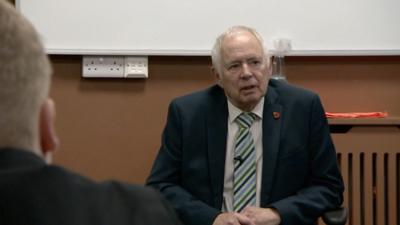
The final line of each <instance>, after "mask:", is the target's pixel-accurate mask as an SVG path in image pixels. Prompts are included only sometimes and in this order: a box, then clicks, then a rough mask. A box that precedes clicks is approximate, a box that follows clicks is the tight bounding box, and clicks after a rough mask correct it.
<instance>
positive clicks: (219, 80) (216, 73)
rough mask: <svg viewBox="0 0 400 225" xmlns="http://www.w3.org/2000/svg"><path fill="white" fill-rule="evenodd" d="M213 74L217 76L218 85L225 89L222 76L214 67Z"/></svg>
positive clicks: (212, 68)
mask: <svg viewBox="0 0 400 225" xmlns="http://www.w3.org/2000/svg"><path fill="white" fill-rule="evenodd" d="M211 73H212V74H213V75H214V76H215V78H216V79H217V84H218V85H219V86H220V87H222V88H224V87H223V86H222V84H221V75H220V74H219V73H218V70H217V69H215V67H214V66H212V67H211Z"/></svg>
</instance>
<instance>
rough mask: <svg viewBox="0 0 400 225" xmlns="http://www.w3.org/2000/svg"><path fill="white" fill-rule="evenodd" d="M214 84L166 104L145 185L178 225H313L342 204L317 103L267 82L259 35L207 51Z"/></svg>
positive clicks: (241, 34)
mask: <svg viewBox="0 0 400 225" xmlns="http://www.w3.org/2000/svg"><path fill="white" fill-rule="evenodd" d="M212 62H213V71H214V74H215V75H216V78H217V85H214V86H212V87H210V88H208V89H205V90H202V91H199V92H196V93H193V94H189V95H187V96H183V97H179V98H177V99H175V100H173V101H172V103H171V104H170V107H169V112H168V119H167V124H166V127H165V130H164V132H163V136H162V143H161V148H160V151H159V153H158V156H157V158H156V160H155V162H154V165H153V169H152V171H151V174H150V176H149V178H148V180H147V182H148V185H150V186H153V187H155V188H156V189H158V190H160V191H161V193H163V194H164V196H166V198H167V199H168V200H169V201H170V202H171V203H172V204H173V206H174V208H175V209H176V211H177V212H178V215H179V216H180V218H181V219H182V221H183V222H184V224H186V225H211V224H214V225H224V224H230V225H239V224H241V225H261V224H265V225H269V224H271V225H272V224H285V225H286V224H287V225H302V224H313V223H314V222H315V221H316V219H317V217H319V216H320V215H321V214H322V213H323V212H324V211H326V210H329V209H333V208H335V207H337V206H339V205H340V204H341V203H342V194H343V189H344V188H343V181H342V178H341V175H340V172H339V170H338V166H337V162H336V153H335V149H334V146H333V143H332V140H331V137H330V133H329V126H328V123H327V119H326V117H325V113H324V110H323V107H322V104H321V102H320V99H319V97H318V96H317V95H316V94H314V93H312V92H311V91H308V90H305V89H302V88H299V87H295V86H292V85H289V84H288V83H286V82H282V81H276V80H269V78H270V74H271V68H270V63H269V62H270V61H269V57H268V55H267V53H266V50H265V48H264V47H263V41H262V38H261V36H260V35H259V34H258V33H257V32H256V31H255V30H253V29H251V28H248V27H244V26H236V27H232V28H230V29H228V30H227V31H226V32H224V33H223V34H222V35H220V36H219V37H218V38H217V40H216V43H215V45H214V48H213V52H212Z"/></svg>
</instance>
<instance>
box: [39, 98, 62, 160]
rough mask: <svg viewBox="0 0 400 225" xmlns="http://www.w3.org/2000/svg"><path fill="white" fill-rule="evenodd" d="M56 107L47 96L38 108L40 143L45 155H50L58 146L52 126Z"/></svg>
mask: <svg viewBox="0 0 400 225" xmlns="http://www.w3.org/2000/svg"><path fill="white" fill-rule="evenodd" d="M55 115H56V109H55V106H54V102H53V100H52V99H50V98H48V99H47V100H46V101H45V102H44V103H43V105H42V107H41V109H40V144H41V150H42V153H43V155H44V156H45V157H47V156H49V155H51V154H50V153H52V152H53V151H55V150H56V149H57V148H58V146H59V140H58V137H57V134H56V131H55V127H54V120H55Z"/></svg>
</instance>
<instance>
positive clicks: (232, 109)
mask: <svg viewBox="0 0 400 225" xmlns="http://www.w3.org/2000/svg"><path fill="white" fill-rule="evenodd" d="M227 101H228V112H229V117H228V120H229V123H233V122H234V121H235V119H236V117H238V116H239V115H240V114H241V113H242V112H243V111H242V110H241V109H239V108H238V107H236V106H235V105H233V104H232V102H231V101H229V99H228V98H227ZM263 109H264V97H262V98H261V99H260V101H259V102H258V103H257V105H256V107H254V109H253V110H251V112H252V113H254V114H256V115H257V117H258V118H260V119H262V115H263Z"/></svg>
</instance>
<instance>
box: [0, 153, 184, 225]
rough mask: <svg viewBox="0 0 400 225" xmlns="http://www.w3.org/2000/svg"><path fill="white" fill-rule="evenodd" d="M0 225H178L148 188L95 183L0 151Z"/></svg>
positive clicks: (31, 157)
mask: <svg viewBox="0 0 400 225" xmlns="http://www.w3.org/2000/svg"><path fill="white" fill-rule="evenodd" d="M0 224H1V225H81V224H82V225H91V224H92V225H102V224H104V225H125V224H132V225H136V224H143V225H160V224H163V225H164V224H166V225H176V224H179V223H178V222H177V217H176V216H175V214H174V212H173V210H171V208H170V207H169V206H168V205H167V204H166V202H165V200H162V198H160V195H159V194H158V193H157V192H156V191H154V190H152V189H150V188H146V187H141V186H133V185H128V184H124V183H118V182H105V183H96V182H93V181H91V180H89V179H87V178H85V177H82V176H80V175H78V174H75V173H73V172H70V171H68V170H66V169H63V168H61V167H58V166H51V165H46V164H45V162H44V161H43V160H42V159H41V158H39V157H38V156H36V155H34V154H33V153H30V152H27V151H22V150H15V149H0Z"/></svg>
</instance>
